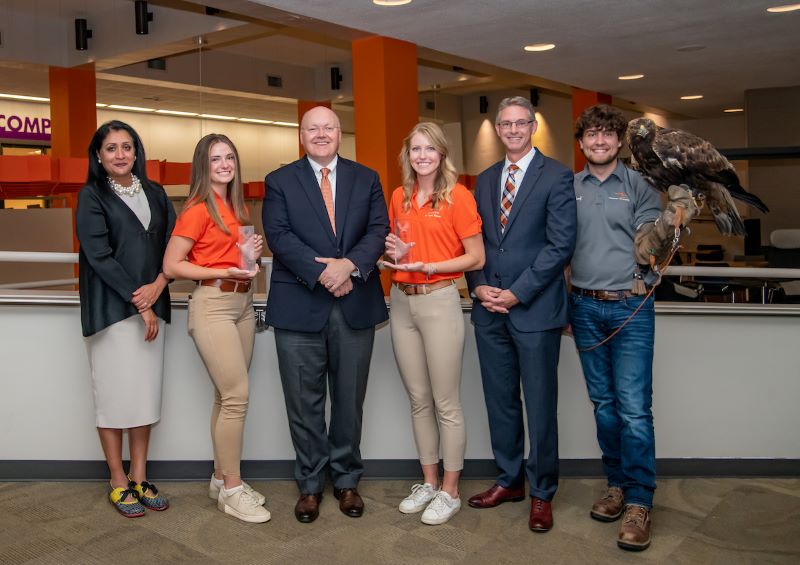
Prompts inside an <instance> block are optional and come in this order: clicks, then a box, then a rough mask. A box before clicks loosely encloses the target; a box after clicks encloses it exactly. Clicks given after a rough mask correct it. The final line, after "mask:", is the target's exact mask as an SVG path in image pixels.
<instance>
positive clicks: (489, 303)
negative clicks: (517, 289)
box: [474, 284, 519, 314]
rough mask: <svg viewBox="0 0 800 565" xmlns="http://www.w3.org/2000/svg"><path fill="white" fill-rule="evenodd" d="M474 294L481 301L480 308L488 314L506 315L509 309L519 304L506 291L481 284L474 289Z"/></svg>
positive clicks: (517, 300) (514, 297)
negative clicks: (484, 309)
mask: <svg viewBox="0 0 800 565" xmlns="http://www.w3.org/2000/svg"><path fill="white" fill-rule="evenodd" d="M474 292H475V296H477V297H478V300H480V301H481V306H483V307H484V308H486V309H487V310H488V311H489V312H496V313H498V314H508V311H509V309H511V308H512V307H513V306H516V305H517V304H519V299H518V298H517V297H516V296H515V295H514V293H513V292H511V291H510V290H508V289H505V290H504V289H502V288H497V287H496V286H489V285H488V284H482V285H480V286H477V287H475V290H474Z"/></svg>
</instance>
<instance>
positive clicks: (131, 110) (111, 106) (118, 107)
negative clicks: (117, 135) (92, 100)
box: [108, 104, 156, 112]
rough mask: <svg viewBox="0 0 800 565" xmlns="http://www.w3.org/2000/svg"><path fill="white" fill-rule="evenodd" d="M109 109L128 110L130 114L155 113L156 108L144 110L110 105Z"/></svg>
mask: <svg viewBox="0 0 800 565" xmlns="http://www.w3.org/2000/svg"><path fill="white" fill-rule="evenodd" d="M108 107H109V108H113V109H114V110H127V111H128V112H155V111H156V109H155V108H142V107H141V106H120V105H119V104H109V105H108Z"/></svg>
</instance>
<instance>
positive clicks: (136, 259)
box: [75, 182, 175, 336]
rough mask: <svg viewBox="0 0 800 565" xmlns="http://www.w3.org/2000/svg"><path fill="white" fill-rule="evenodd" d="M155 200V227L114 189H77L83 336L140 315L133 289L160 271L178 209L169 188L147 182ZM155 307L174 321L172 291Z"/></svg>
mask: <svg viewBox="0 0 800 565" xmlns="http://www.w3.org/2000/svg"><path fill="white" fill-rule="evenodd" d="M142 189H143V190H144V193H145V195H146V196H147V201H148V203H149V204H150V215H151V219H150V226H149V227H148V228H147V229H145V228H144V227H142V223H141V222H140V221H139V219H138V218H137V217H136V214H134V213H133V211H132V210H131V209H130V208H129V207H128V205H127V204H125V203H124V202H122V200H120V198H121V197H120V196H117V195H116V194H115V193H114V191H113V190H111V188H110V187H109V186H108V185H106V184H105V183H103V185H102V186H97V185H94V184H87V185H86V186H84V187H83V188H82V189H81V191H80V193H79V194H78V209H77V212H76V217H75V230H76V231H77V233H78V240H79V241H80V244H81V247H80V254H79V268H80V273H79V288H80V297H81V326H82V327H83V335H84V336H90V335H93V334H95V333H97V332H99V331H100V330H102V329H103V328H106V327H108V326H110V325H111V324H114V323H116V322H119V321H120V320H124V319H126V318H129V317H131V316H135V315H137V314H138V311H137V310H136V307H135V306H134V305H133V304H132V303H131V297H132V296H133V293H134V291H135V290H136V289H137V288H139V287H140V286H142V285H143V284H149V283H151V282H153V281H154V280H155V279H156V277H157V276H158V274H159V273H160V272H161V263H162V261H163V259H164V250H165V249H166V247H167V241H169V237H170V235H171V234H172V228H173V227H174V226H175V209H174V208H173V207H172V203H171V202H170V201H169V198H167V193H166V192H164V189H163V188H162V187H161V186H160V185H158V184H155V183H150V184H148V183H146V182H142ZM152 309H153V312H154V313H155V314H156V316H158V317H159V318H161V319H163V320H164V321H166V322H169V321H170V302H169V290H167V289H165V290H164V292H162V293H161V296H160V297H159V298H158V300H157V301H156V303H155V304H153V306H152Z"/></svg>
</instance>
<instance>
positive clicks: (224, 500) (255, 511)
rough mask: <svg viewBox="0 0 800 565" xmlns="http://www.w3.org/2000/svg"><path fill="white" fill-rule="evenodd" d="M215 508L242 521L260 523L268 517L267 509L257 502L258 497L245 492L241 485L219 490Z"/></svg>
mask: <svg viewBox="0 0 800 565" xmlns="http://www.w3.org/2000/svg"><path fill="white" fill-rule="evenodd" d="M217 508H219V509H220V510H222V511H223V512H224V513H225V514H230V515H231V516H235V517H237V518H239V519H240V520H242V521H243V522H253V523H261V522H267V521H268V520H269V519H270V513H269V510H267V509H266V508H264V507H263V506H261V505H260V504H259V503H258V499H256V497H254V496H253V495H251V494H250V493H249V492H247V491H246V490H245V489H244V488H243V487H242V486H238V487H234V488H233V489H231V490H229V491H226V489H224V488H221V489H220V490H219V498H217Z"/></svg>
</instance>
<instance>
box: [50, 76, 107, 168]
mask: <svg viewBox="0 0 800 565" xmlns="http://www.w3.org/2000/svg"><path fill="white" fill-rule="evenodd" d="M49 76H50V121H51V123H52V133H51V138H50V139H51V147H52V150H51V155H52V156H53V157H85V156H86V148H87V147H88V146H89V142H90V141H91V139H92V135H94V132H95V130H96V129H97V107H96V106H95V104H96V102H97V93H96V80H95V73H94V64H91V65H88V66H84V67H80V68H77V67H76V68H71V69H65V68H62V67H50V73H49Z"/></svg>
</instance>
